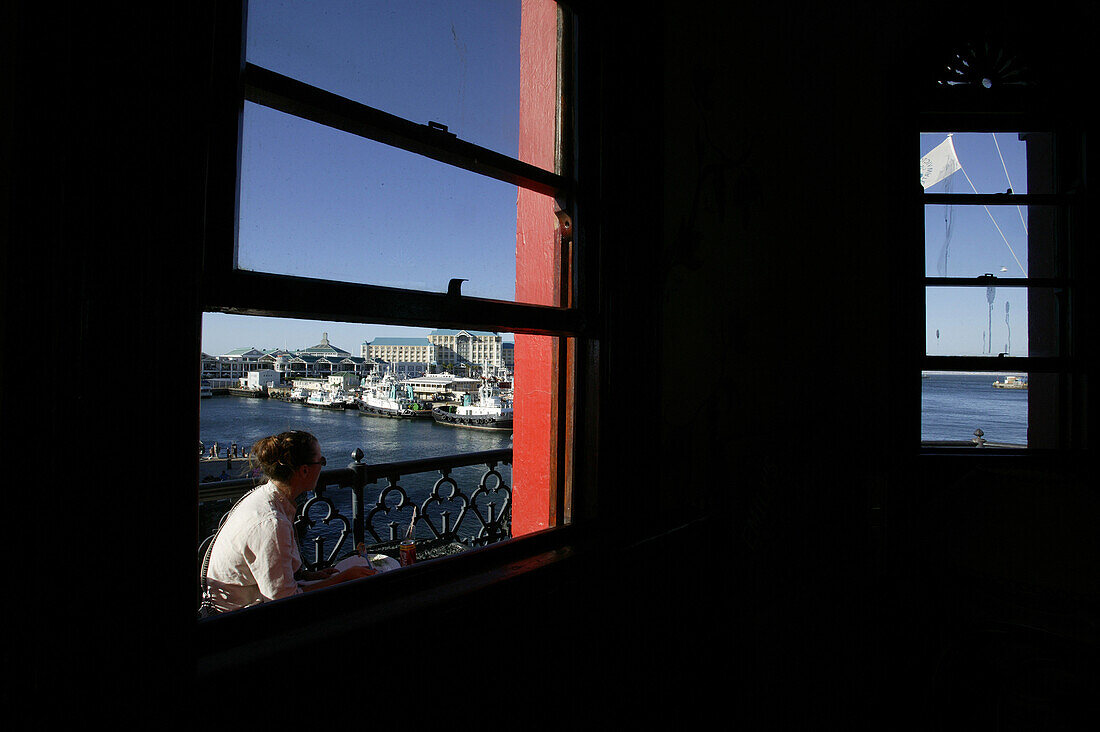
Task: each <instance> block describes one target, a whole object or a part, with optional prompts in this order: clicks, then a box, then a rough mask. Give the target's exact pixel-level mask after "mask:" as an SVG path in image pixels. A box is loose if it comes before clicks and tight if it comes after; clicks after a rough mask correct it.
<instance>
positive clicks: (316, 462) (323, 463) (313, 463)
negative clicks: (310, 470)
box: [302, 457, 328, 467]
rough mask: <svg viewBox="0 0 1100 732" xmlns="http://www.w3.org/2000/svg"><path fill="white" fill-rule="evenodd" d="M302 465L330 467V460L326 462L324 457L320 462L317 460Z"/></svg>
mask: <svg viewBox="0 0 1100 732" xmlns="http://www.w3.org/2000/svg"><path fill="white" fill-rule="evenodd" d="M302 465H320V466H322V467H324V466H325V465H328V460H326V459H325V458H324V457H322V458H321V459H320V460H315V461H314V462H312V463H302Z"/></svg>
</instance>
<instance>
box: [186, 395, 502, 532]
mask: <svg viewBox="0 0 1100 732" xmlns="http://www.w3.org/2000/svg"><path fill="white" fill-rule="evenodd" d="M292 429H298V430H305V431H307V432H311V433H312V434H314V435H315V436H316V437H317V440H318V441H319V442H320V443H321V453H322V454H323V455H324V456H325V458H326V459H327V460H328V467H329V468H341V467H346V466H347V465H348V464H350V463H351V462H352V457H351V453H352V451H353V450H355V449H356V448H360V449H361V450H362V451H363V462H365V463H389V462H398V461H402V460H417V459H421V458H429V457H437V456H443V455H457V454H460V453H469V452H481V451H483V450H500V449H505V448H509V447H511V446H512V433H511V432H508V431H503V430H502V431H500V432H489V431H485V430H471V429H459V428H455V427H444V426H441V425H437V424H435V422H434V421H433V420H430V419H429V420H426V421H419V420H418V421H411V420H404V419H384V418H379V417H362V416H360V415H359V412H358V410H350V409H349V410H328V409H317V408H315V407H307V406H305V405H304V404H296V403H289V402H282V401H279V400H277V399H249V398H246V397H233V396H216V397H211V398H209V399H203V400H202V401H201V406H200V422H199V439H200V440H202V442H203V444H204V445H205V446H206V449H208V450H209V449H210V446H211V445H212V444H213V443H214V442H215V441H216V442H217V443H218V447H219V449H220V450H221V452H222V454H224V452H225V447H226V446H228V445H230V444H231V443H233V442H236V443H237V446H238V447H239V448H244V447H249V448H251V445H252V444H253V443H254V442H256V440H258V439H260V438H261V437H265V436H267V435H271V434H275V433H278V432H283V431H285V430H292ZM196 450H197V446H196ZM497 470H498V471H499V472H500V474H501V476H502V477H503V479H504V483H505V484H506V485H507V486H509V487H511V486H512V470H511V466H509V465H502V466H498V467H497ZM484 472H485V468H484V467H469V468H458V469H456V470H454V471H453V473H452V477H454V479H455V480H456V481H457V482H458V484H459V486H460V488H461V489H462V492H463V493H464V494H465V495H466V496H470V494H471V493H472V492H473V491H474V490H475V489H476V488H477V485H478V482H479V481H480V480H481V476H482V474H483V473H484ZM439 477H440V476H439V473H438V472H436V473H422V474H417V475H410V476H407V477H403V478H402V479H401V481H400V485H401V487H402V488H404V489H405V492H406V493H407V495H408V497H409V500H410V501H412V502H413V503H416V504H417V505H423V504H424V502H425V501H426V500H427V499H428V498H429V497H430V496H431V491H432V487H433V485H434V484H435V482H436V481H437V480H438V479H439ZM375 485H376V486H377V487H375V488H374V490H373V491H372V490H371V489H372V486H371V485H370V484H368V486H367V492H366V495H365V498H366V500H367V503H368V507H369V505H370V504H371V503H373V501H375V500H376V499H377V497H378V493H379V492H380V491H381V490H382V488H384V487H385V486H384V485H383V484H382V483H378V484H375ZM494 486H495V481H492V482H491V483H490V486H489V487H490V488H491V487H494ZM445 488H447V490H446V492H445V494H449V492H450V491H449V487H447V486H445ZM332 498H333V499H334V502H335V503H336V506H337V508H338V509H339V510H340V512H341V513H342V514H344V515H345V516H348V517H350V516H351V512H350V509H351V506H350V503H351V499H350V491H346V490H343V491H336V492H335V493H333V494H332ZM500 501H501V499H500V498H497V499H496V503H497V505H498V506H499V505H500ZM394 503H396V498H395V499H393V500H392V501H391V500H387V505H393V504H394ZM433 505H434V504H433ZM479 505H481V504H480V503H479ZM445 508H449V509H451V516H452V521H453V520H454V517H455V516H457V513H458V511H457V508H456V506H454V505H451V506H446V507H445ZM440 510H442V509H440ZM481 510H482V512H483V514H484V511H485V509H484V507H482V509H481ZM314 518H316V517H314ZM398 518H399V517H398ZM437 524H438V522H437ZM406 525H407V524H406ZM479 527H480V524H479V523H478V522H477V521H476V519H474V517H473V516H468V517H467V518H466V519H464V520H463V522H462V524H461V527H460V528H461V529H462V530H461V531H460V532H459V533H460V535H462V536H469V535H470V533H469V531H470V530H473V529H477V528H479ZM322 533H327V532H322ZM475 533H476V532H475ZM417 536H423V538H427V537H428V536H430V532H427V531H426V529H425V531H424V532H422V531H420V530H419V529H418V531H417ZM385 538H386V537H385V536H383V539H385Z"/></svg>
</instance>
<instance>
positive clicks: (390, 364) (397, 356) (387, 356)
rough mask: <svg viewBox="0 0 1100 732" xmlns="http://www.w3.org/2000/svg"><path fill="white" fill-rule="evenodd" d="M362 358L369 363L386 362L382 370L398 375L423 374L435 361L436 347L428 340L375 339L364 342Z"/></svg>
mask: <svg viewBox="0 0 1100 732" xmlns="http://www.w3.org/2000/svg"><path fill="white" fill-rule="evenodd" d="M361 353H362V356H363V358H364V359H366V360H367V361H374V362H378V361H384V362H385V366H383V367H382V368H384V369H386V370H392V371H395V372H397V373H403V374H407V373H423V372H425V371H428V370H429V366H430V365H431V364H432V363H433V362H434V361H435V347H434V346H433V345H432V344H431V343H430V342H429V341H428V339H427V338H375V339H374V340H373V341H364V343H363V345H362V351H361Z"/></svg>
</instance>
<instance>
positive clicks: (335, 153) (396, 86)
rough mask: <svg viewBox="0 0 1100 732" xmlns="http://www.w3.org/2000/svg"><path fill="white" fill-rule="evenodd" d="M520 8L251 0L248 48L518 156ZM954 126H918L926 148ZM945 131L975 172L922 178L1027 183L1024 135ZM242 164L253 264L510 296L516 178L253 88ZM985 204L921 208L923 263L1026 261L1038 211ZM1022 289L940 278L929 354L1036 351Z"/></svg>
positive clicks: (956, 271) (341, 330) (318, 329)
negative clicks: (949, 285) (334, 126)
mask: <svg viewBox="0 0 1100 732" xmlns="http://www.w3.org/2000/svg"><path fill="white" fill-rule="evenodd" d="M519 14H520V13H519V0H437V1H436V2H407V1H404V0H371V1H369V2H368V1H366V0H323V1H321V0H311V1H309V2H307V1H306V0H294V1H293V2H279V1H273V0H254V1H253V2H252V3H251V4H250V8H249V24H248V37H247V58H248V60H249V61H250V62H252V63H255V64H258V65H260V66H263V67H265V68H269V69H272V70H274V71H277V72H280V73H283V74H286V75H288V76H292V77H295V78H300V79H302V80H304V81H306V82H308V83H311V84H314V85H316V86H319V87H321V88H324V89H327V90H329V91H332V92H335V93H337V94H340V95H342V96H346V97H348V98H351V99H354V100H356V101H360V102H363V103H365V104H368V105H370V106H373V107H377V108H379V109H382V110H384V111H387V112H391V113H393V114H397V115H400V116H403V117H405V118H407V119H410V120H412V121H414V122H418V123H421V124H427V123H428V122H429V121H432V122H438V123H441V124H445V125H447V126H448V128H449V130H450V131H451V132H453V133H455V134H456V135H457V136H458V137H459V138H461V139H464V140H469V141H471V142H474V143H476V144H478V145H482V146H484V147H487V148H490V149H493V150H496V151H499V152H502V153H505V154H509V155H515V154H516V150H517V147H518V136H519V120H518V103H519V54H518V52H519V19H520V18H519ZM947 132H948V131H942V132H931V133H926V134H921V139H920V143H921V144H920V153H921V155H922V156H923V155H924V154H926V153H927V152H929V151H930V150H931V149H932V148H934V147H935V146H936V145H938V144H940V143H941V142H943V140H944V139H945V138H946V137H947ZM952 139H953V142H954V146H955V150H956V152H957V154H958V157H959V161H960V163H961V164H962V167H963V171H965V176H964V173H963V172H958V173H955V174H954V175H952V176H951V177H949V178H948V179H947V180H945V181H943V182H941V183H939V184H937V185H935V186H932V187H931V188H929V189H928V191H929V192H945V191H950V192H956V193H970V192H972V189H971V182H972V183H973V185H974V186H975V187H976V188H977V190H978V191H979V192H982V193H1000V192H1004V191H1005V190H1006V189H1007V188H1008V187H1009V186H1010V185H1011V186H1012V188H1013V190H1014V191H1015V192H1017V193H1024V192H1026V182H1027V180H1026V166H1025V158H1024V155H1025V149H1024V145H1023V143H1022V142H1020V141H1019V139H1018V136H1017V135H1015V134H1007V133H998V134H997V135H996V137H994V136H993V135H992V134H991V133H958V134H954V135H953V137H952ZM1002 158H1003V163H1002ZM917 164H918V161H917V160H914V161H913V168H914V171H915V170H916V169H917ZM967 176H968V177H969V181H968V180H967ZM241 178H242V182H241V206H240V227H239V239H238V243H239V253H240V254H239V261H240V265H241V266H242V267H243V268H245V269H252V270H257V271H264V272H276V273H285V274H294V275H299V276H306V277H321V278H326V279H339V280H344V281H349V282H359V283H370V284H379V285H387V286H394V287H405V288H413V289H424V290H430V291H437V292H443V291H445V290H446V285H447V282H448V280H450V278H452V277H463V278H466V279H467V280H468V282H466V283H464V285H463V292H464V293H465V294H468V295H472V296H476V297H488V298H495V299H505V300H511V299H514V297H515V215H516V208H515V204H516V195H517V190H516V188H515V187H514V186H510V185H508V184H504V183H500V182H498V181H494V180H490V179H487V178H484V177H482V176H478V175H475V174H472V173H467V172H465V171H461V170H458V169H454V168H451V167H449V166H446V165H443V164H441V163H437V162H435V161H432V160H429V159H427V158H423V157H420V156H417V155H413V154H411V153H406V152H403V151H400V150H396V149H393V148H388V147H386V146H385V145H381V144H379V143H375V142H372V141H369V140H363V139H361V138H357V137H354V136H352V135H349V134H346V133H343V132H338V131H333V130H330V129H327V128H324V127H322V126H319V125H315V124H313V123H310V122H305V121H302V120H299V119H296V118H293V117H290V116H288V115H284V114H282V113H279V112H275V111H272V110H270V109H267V108H264V107H261V106H259V105H254V104H251V103H249V104H246V108H245V120H244V144H243V149H242V175H241ZM1009 181H1011V183H1010V182H1009ZM989 210H990V212H991V214H992V219H991V217H990V214H989V213H987V212H986V210H985V209H984V208H983V207H980V206H975V207H969V206H952V207H950V209H945V208H944V207H938V206H937V207H929V208H928V209H927V210H926V217H925V228H926V247H925V261H926V272H927V273H928V274H929V275H939V274H945V273H946V274H947V275H948V276H968V277H973V276H976V275H980V274H984V273H986V272H989V273H992V274H995V275H999V276H1012V277H1019V276H1022V270H1026V268H1027V252H1026V241H1027V240H1026V233H1025V229H1024V224H1023V223H1022V222H1021V216H1022V217H1023V219H1024V220H1025V221H1026V215H1027V212H1026V210H1025V211H1023V212H1022V214H1021V212H1020V211H1018V210H1017V209H1016V208H1015V207H990V208H989ZM994 221H995V222H996V224H994ZM949 224H950V227H949ZM998 227H1000V231H998ZM948 228H950V236H947V231H948ZM1002 235H1003V238H1002ZM1006 242H1007V243H1006ZM1013 253H1014V254H1015V256H1014V254H1013ZM1017 260H1018V261H1017ZM1006 303H1007V304H1008V311H1007V313H1006V310H1005V304H1006ZM1026 304H1027V303H1026V295H1025V291H1024V290H1022V289H1013V290H1010V289H1006V288H998V289H997V290H996V291H995V292H994V301H993V303H992V311H991V310H990V304H989V303H988V301H987V293H986V291H985V290H984V289H976V288H965V289H964V288H954V289H939V288H937V289H934V290H931V291H930V292H929V296H928V300H927V316H928V317H927V333H926V344H927V351H928V353H930V354H951V355H954V354H959V355H971V354H974V355H976V354H980V353H983V352H985V351H986V350H987V349H988V350H991V351H992V352H993V353H999V352H1001V351H1003V350H1005V349H1006V347H1007V348H1008V350H1009V351H1010V352H1011V353H1013V354H1023V353H1026V348H1027V321H1026V315H1027V307H1026ZM1006 317H1007V322H1006ZM990 321H992V329H990ZM429 330H430V329H427V328H419V329H418V328H408V327H395V326H381V325H378V326H368V325H360V324H348V323H330V322H317V321H296V320H280V319H275V318H250V317H244V316H230V315H221V314H211V313H207V314H205V315H204V318H203V339H202V343H203V350H204V351H206V352H207V353H214V354H216V353H223V352H225V351H228V350H230V349H233V348H238V347H242V346H254V347H257V348H276V347H283V346H284V345H286V346H288V347H290V348H303V347H307V346H311V345H314V344H316V343H318V342H319V341H320V340H321V334H322V333H323V332H327V333H328V334H329V340H330V341H331V342H332V343H334V344H335V345H338V346H340V347H341V348H344V349H346V350H348V351H351V352H353V353H357V352H358V349H359V344H360V343H362V342H363V341H364V340H371V339H373V338H375V337H378V336H395V335H413V336H419V335H426V334H427V333H428V332H429Z"/></svg>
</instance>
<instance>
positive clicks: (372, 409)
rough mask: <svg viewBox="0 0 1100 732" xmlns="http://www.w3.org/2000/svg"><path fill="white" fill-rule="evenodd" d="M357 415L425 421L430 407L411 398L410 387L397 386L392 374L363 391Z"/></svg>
mask: <svg viewBox="0 0 1100 732" xmlns="http://www.w3.org/2000/svg"><path fill="white" fill-rule="evenodd" d="M359 414H365V415H368V416H371V417H396V418H398V419H425V418H427V417H430V416H432V412H431V409H430V407H429V406H428V405H427V404H421V403H420V402H419V401H417V400H416V399H414V398H413V390H412V387H411V386H409V385H408V384H399V383H398V382H397V379H396V378H394V376H393V375H392V374H386V376H385V377H384V378H383V379H382V381H381V382H380V383H379V384H377V385H376V386H374V387H371V388H366V389H364V390H363V395H362V396H361V397H360V398H359Z"/></svg>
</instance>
